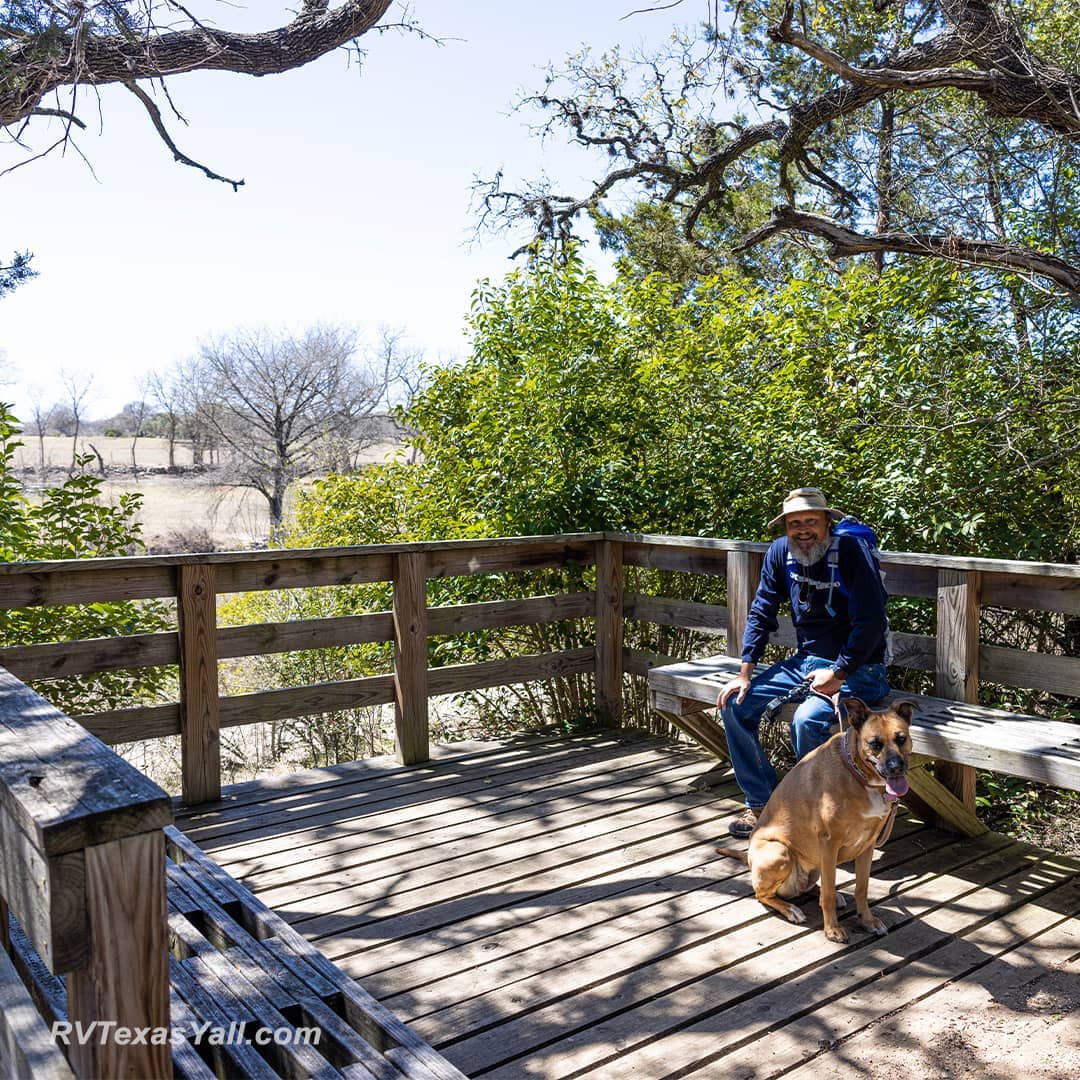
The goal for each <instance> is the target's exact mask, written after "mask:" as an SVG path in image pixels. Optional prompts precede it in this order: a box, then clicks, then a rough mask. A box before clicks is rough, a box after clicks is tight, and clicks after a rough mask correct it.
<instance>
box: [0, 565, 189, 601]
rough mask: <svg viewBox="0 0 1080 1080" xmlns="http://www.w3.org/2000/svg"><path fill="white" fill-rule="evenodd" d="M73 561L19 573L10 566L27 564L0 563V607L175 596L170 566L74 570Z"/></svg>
mask: <svg viewBox="0 0 1080 1080" xmlns="http://www.w3.org/2000/svg"><path fill="white" fill-rule="evenodd" d="M77 561H78V560H72V562H71V563H68V564H60V565H59V566H58V567H57V568H56V569H49V570H33V571H31V570H25V571H22V572H16V571H14V569H13V568H15V567H21V566H27V565H31V564H26V563H22V564H20V563H8V564H6V565H5V564H2V563H0V569H6V570H7V571H8V573H7V574H5V575H4V576H3V577H0V583H2V586H3V587H2V588H0V609H3V610H5V611H10V610H12V609H14V608H25V607H54V606H57V605H60V604H95V603H99V602H104V601H108V600H152V599H156V598H160V597H163V596H175V595H176V568H175V567H174V566H169V565H163V566H141V565H131V566H108V567H100V568H98V567H95V568H92V569H85V570H76V569H74V564H75V563H77ZM87 561H88V562H92V561H94V560H87ZM110 562H111V560H110Z"/></svg>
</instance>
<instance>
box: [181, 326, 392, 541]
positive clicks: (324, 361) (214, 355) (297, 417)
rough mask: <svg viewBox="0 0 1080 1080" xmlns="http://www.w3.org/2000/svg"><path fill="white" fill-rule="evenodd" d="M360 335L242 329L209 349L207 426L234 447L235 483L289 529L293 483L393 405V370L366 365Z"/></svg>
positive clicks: (337, 330) (203, 364) (325, 329)
mask: <svg viewBox="0 0 1080 1080" xmlns="http://www.w3.org/2000/svg"><path fill="white" fill-rule="evenodd" d="M356 351H357V336H356V333H355V331H353V330H349V329H346V328H343V327H337V326H325V325H318V326H312V327H309V328H308V329H307V330H305V331H303V332H302V333H300V334H297V335H293V334H287V333H274V332H272V331H270V330H268V329H265V328H262V329H257V330H250V331H238V332H237V333H235V334H233V335H232V336H230V337H226V338H223V339H221V340H220V341H217V342H214V343H212V344H208V345H206V346H204V347H203V350H202V354H201V356H200V358H199V366H200V368H201V370H202V373H203V377H204V385H205V387H206V392H207V394H208V402H207V404H208V405H209V406H210V407H209V408H206V409H204V418H205V421H206V423H207V424H208V425H209V426H210V428H211V429H212V430H213V432H214V434H215V435H216V436H217V437H218V438H219V439H220V440H221V443H222V444H223V446H224V447H226V448H227V449H228V452H229V457H230V459H231V462H232V464H233V466H234V467H235V469H236V476H235V478H234V482H235V483H237V484H239V485H241V486H244V487H251V488H254V489H255V490H256V491H258V492H260V493H261V494H262V495H263V496H264V497H265V498H266V501H267V503H268V504H269V508H270V524H271V528H272V529H275V528H277V526H279V525H280V524H281V520H282V517H283V515H284V510H285V492H286V490H287V488H288V486H289V484H290V483H291V482H292V481H293V480H295V479H297V478H298V477H301V476H306V475H309V474H310V473H311V472H312V471H313V470H314V469H316V468H317V467H318V464H319V461H320V450H321V448H322V447H323V445H324V443H325V441H326V440H327V439H328V438H330V437H333V436H340V435H341V434H342V433H352V432H355V431H356V430H357V428H358V425H359V424H360V422H361V421H362V420H363V419H364V418H365V417H369V416H371V414H372V413H373V412H374V411H375V410H376V409H377V408H378V407H379V405H380V404H381V403H382V402H384V401H385V398H386V391H387V382H388V378H389V374H390V368H389V367H388V366H386V365H379V366H375V365H372V364H364V365H361V364H358V363H357V362H356V359H355V355H356Z"/></svg>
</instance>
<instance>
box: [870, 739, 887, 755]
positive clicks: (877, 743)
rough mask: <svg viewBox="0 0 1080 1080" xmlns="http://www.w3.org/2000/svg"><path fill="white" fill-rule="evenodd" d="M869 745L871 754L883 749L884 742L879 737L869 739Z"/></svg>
mask: <svg viewBox="0 0 1080 1080" xmlns="http://www.w3.org/2000/svg"><path fill="white" fill-rule="evenodd" d="M869 745H870V753H872V754H880V753H881V751H882V750H884V749H885V744H884V743H883V742H882V741H881V740H880V739H871V740H870V744H869Z"/></svg>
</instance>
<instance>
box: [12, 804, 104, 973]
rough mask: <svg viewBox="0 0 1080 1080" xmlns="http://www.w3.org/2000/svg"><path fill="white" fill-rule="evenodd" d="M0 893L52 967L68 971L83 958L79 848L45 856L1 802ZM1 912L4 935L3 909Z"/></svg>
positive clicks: (83, 883) (83, 912) (83, 887)
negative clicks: (61, 853)
mask: <svg viewBox="0 0 1080 1080" xmlns="http://www.w3.org/2000/svg"><path fill="white" fill-rule="evenodd" d="M0 895H2V896H3V897H4V898H5V899H6V900H7V903H8V905H9V906H10V907H11V910H12V912H14V914H15V917H16V918H17V919H18V920H19V923H20V925H21V926H22V928H23V930H24V931H25V933H26V936H27V937H28V938H29V939H30V940H31V942H33V945H34V948H35V949H37V951H38V955H39V956H40V957H41V959H42V960H43V961H44V963H45V964H46V966H47V967H48V969H49V970H50V971H52V972H62V971H72V970H74V969H75V968H77V967H81V966H82V965H83V964H84V963H85V962H86V877H85V860H84V858H83V853H82V852H81V851H69V852H66V853H65V854H63V855H51V856H47V855H44V854H43V853H42V852H41V851H40V849H39V848H38V846H37V843H36V842H35V841H33V840H31V839H30V838H29V837H28V836H27V835H26V833H24V832H23V831H22V829H21V828H19V826H18V825H16V824H15V821H14V819H13V818H12V817H11V815H10V814H9V813H8V812H7V810H5V809H4V808H3V807H2V806H0ZM3 916H4V930H5V936H6V930H7V911H6V909H5V911H4V912H3Z"/></svg>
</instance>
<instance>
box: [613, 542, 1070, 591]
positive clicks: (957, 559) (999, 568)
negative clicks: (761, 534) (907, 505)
mask: <svg viewBox="0 0 1080 1080" xmlns="http://www.w3.org/2000/svg"><path fill="white" fill-rule="evenodd" d="M604 535H605V538H606V539H608V540H625V541H629V542H630V543H635V544H651V545H653V546H655V547H675V548H680V547H681V548H696V549H699V550H709V551H752V552H764V551H766V550H768V547H769V545H768V544H767V543H762V542H760V541H753V540H724V539H719V538H716V537H711V536H665V535H660V534H656V533H616V532H609V533H605V534H604ZM881 561H882V562H883V563H893V564H895V565H904V566H924V567H930V568H937V569H942V570H977V571H982V572H983V573H990V574H1017V575H1022V576H1031V577H1059V578H1072V579H1074V580H1077V581H1080V565H1078V564H1075V563H1050V562H1028V561H1025V560H1022V559H986V558H981V557H978V556H972V555H934V554H931V553H929V552H920V551H882V553H881Z"/></svg>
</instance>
